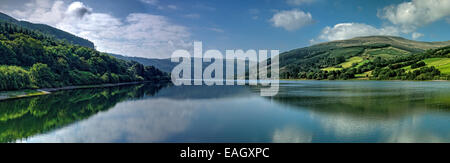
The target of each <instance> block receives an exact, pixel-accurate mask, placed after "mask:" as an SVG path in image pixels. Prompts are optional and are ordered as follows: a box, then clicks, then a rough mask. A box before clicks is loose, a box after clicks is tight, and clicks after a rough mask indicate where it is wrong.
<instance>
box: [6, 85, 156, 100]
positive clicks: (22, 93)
mask: <svg viewBox="0 0 450 163" xmlns="http://www.w3.org/2000/svg"><path fill="white" fill-rule="evenodd" d="M148 82H151V81H143V82H127V83H115V84H98V85H84V86H67V87H59V88H41V89H34V90H18V91H2V92H0V102H1V101H6V100H12V99H20V98H28V97H35V96H41V95H48V94H51V93H52V92H58V91H65V90H74V89H88V88H107V87H116V86H124V85H137V84H144V83H148Z"/></svg>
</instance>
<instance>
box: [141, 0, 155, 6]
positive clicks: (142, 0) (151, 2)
mask: <svg viewBox="0 0 450 163" xmlns="http://www.w3.org/2000/svg"><path fill="white" fill-rule="evenodd" d="M140 1H141V2H143V3H146V4H149V5H156V4H158V2H159V1H158V0H140Z"/></svg>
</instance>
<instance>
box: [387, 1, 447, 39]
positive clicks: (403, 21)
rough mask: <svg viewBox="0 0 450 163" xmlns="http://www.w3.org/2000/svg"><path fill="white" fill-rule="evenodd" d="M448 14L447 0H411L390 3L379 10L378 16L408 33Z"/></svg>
mask: <svg viewBox="0 0 450 163" xmlns="http://www.w3.org/2000/svg"><path fill="white" fill-rule="evenodd" d="M449 15H450V1H449V0H413V1H411V2H404V3H401V4H398V5H391V6H387V7H385V8H384V9H383V10H380V11H379V13H378V16H379V17H380V18H383V19H387V20H389V21H390V22H391V23H393V24H395V25H399V26H401V27H402V30H403V32H404V33H410V32H412V31H414V30H416V29H417V28H418V27H421V26H424V25H427V24H429V23H432V22H435V21H437V20H440V19H442V18H445V17H446V16H449Z"/></svg>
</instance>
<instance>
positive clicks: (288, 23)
mask: <svg viewBox="0 0 450 163" xmlns="http://www.w3.org/2000/svg"><path fill="white" fill-rule="evenodd" d="M270 21H271V22H272V23H273V25H274V26H275V27H281V28H284V29H286V30H288V31H294V30H297V29H300V28H301V27H303V26H305V25H309V24H312V23H314V20H313V18H312V15H311V13H305V12H303V11H300V10H297V9H294V10H290V11H280V12H277V13H276V14H275V15H274V16H273V17H272V19H270Z"/></svg>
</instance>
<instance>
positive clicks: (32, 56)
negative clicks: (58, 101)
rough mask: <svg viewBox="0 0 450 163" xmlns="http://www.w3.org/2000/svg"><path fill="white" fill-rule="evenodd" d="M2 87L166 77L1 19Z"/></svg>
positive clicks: (135, 63) (83, 83)
mask: <svg viewBox="0 0 450 163" xmlns="http://www.w3.org/2000/svg"><path fill="white" fill-rule="evenodd" d="M0 57H1V60H0V65H1V66H0V90H17V89H27V88H48V87H62V86H72V85H91V84H102V83H119V82H133V81H144V80H160V79H167V74H166V73H163V72H161V71H160V70H158V69H156V68H154V67H152V66H147V67H145V66H144V65H142V64H140V63H137V62H132V61H124V60H120V59H116V58H114V57H112V56H109V55H107V54H104V53H101V52H98V51H96V50H95V49H92V48H88V47H84V46H80V45H76V44H71V43H68V42H66V41H63V40H59V39H55V37H54V36H51V35H48V34H44V33H42V32H39V31H36V30H32V29H29V28H27V27H24V26H19V25H17V24H15V23H9V22H1V21H0Z"/></svg>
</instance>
